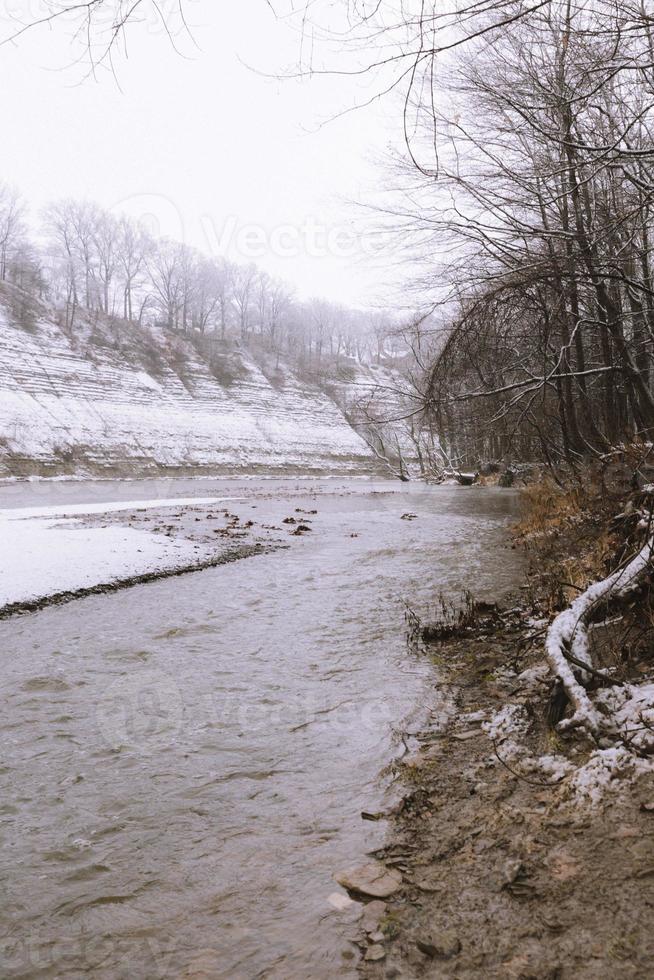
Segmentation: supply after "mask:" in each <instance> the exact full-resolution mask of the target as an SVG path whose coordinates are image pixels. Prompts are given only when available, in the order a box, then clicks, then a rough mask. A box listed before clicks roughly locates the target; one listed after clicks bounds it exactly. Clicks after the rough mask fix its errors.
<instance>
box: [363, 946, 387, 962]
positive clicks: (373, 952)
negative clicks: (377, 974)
mask: <svg viewBox="0 0 654 980" xmlns="http://www.w3.org/2000/svg"><path fill="white" fill-rule="evenodd" d="M385 956H386V950H385V949H384V947H383V946H377V945H375V946H369V947H368V949H367V950H366V955H365V956H364V957H363V958H364V960H367V961H368V963H376V962H377V961H378V960H383V959H384V957H385Z"/></svg>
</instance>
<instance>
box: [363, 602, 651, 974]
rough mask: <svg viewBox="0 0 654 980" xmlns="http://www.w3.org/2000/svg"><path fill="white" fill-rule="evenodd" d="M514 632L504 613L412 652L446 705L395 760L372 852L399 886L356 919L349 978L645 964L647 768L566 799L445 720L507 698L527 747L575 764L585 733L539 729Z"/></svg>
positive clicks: (516, 620) (534, 651) (623, 970)
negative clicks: (434, 678)
mask: <svg viewBox="0 0 654 980" xmlns="http://www.w3.org/2000/svg"><path fill="white" fill-rule="evenodd" d="M530 632H532V633H533V630H531V631H530V630H529V628H528V627H527V625H526V623H525V622H524V621H523V620H522V619H521V617H520V615H518V614H517V613H515V612H513V613H509V614H506V615H504V616H503V617H501V618H499V619H496V621H495V623H494V625H493V626H490V627H489V626H488V624H486V625H482V627H480V628H477V629H476V630H473V629H469V630H468V631H467V633H466V635H465V636H463V637H461V636H459V637H453V638H450V639H447V640H445V641H443V642H442V643H440V644H438V645H435V646H430V647H429V649H428V655H431V656H432V657H433V659H434V660H435V662H436V664H437V666H438V676H439V678H440V684H441V686H442V687H443V688H444V689H446V690H447V692H448V694H449V695H450V696H451V697H452V698H453V700H454V703H455V706H456V711H455V712H454V713H453V714H452V715H451V721H450V722H449V723H447V724H445V725H442V724H439V723H438V721H437V720H436V721H435V724H434V727H433V728H432V729H431V730H427V731H424V732H422V733H421V734H420V745H421V748H420V751H419V752H418V753H417V754H416V755H415V756H413V757H411V758H409V759H408V761H406V762H404V764H403V765H402V772H401V778H402V779H403V780H404V784H405V787H406V796H405V799H404V801H403V803H402V804H401V806H400V809H399V812H397V813H396V815H395V816H394V818H393V824H392V830H391V834H390V837H389V843H388V845H387V846H386V847H385V848H384V849H383V850H381V851H379V852H376V855H375V856H376V857H378V858H379V859H380V860H381V861H384V862H385V863H386V864H387V865H389V866H393V867H395V868H398V869H399V870H401V871H402V872H403V876H404V884H403V887H402V889H401V891H400V892H398V893H397V894H396V895H395V896H393V898H391V899H390V900H389V901H388V903H387V907H386V910H385V912H383V914H381V916H380V917H379V921H378V922H373V923H372V925H371V924H370V916H367V917H366V916H365V915H364V918H363V919H362V925H361V931H360V933H359V936H358V940H357V942H358V944H359V946H360V948H361V952H362V963H361V967H360V970H361V974H362V975H363V976H364V977H367V978H371V980H372V978H382V977H388V978H392V977H396V978H402V977H438V978H441V977H443V978H445V977H453V978H454V977H456V978H460V980H463V978H471V977H475V978H484V980H486V978H494V977H497V978H516V980H518V978H521V980H522V978H524V980H527V978H529V980H531V978H533V980H536V978H538V980H546V978H547V980H554V978H570V980H601V978H606V980H609V978H610V980H616V978H643V980H645V978H650V977H652V976H653V975H654V929H653V928H652V926H653V925H654V911H653V910H654V812H652V811H653V810H654V774H652V775H647V776H643V777H641V779H640V780H639V781H638V782H636V783H632V784H626V783H625V784H623V785H621V786H620V787H619V791H616V792H614V793H611V794H610V795H608V796H607V797H606V798H605V800H604V801H603V803H602V804H601V805H600V806H598V807H595V808H588V807H586V808H583V809H582V808H581V807H580V806H579V804H578V803H577V804H575V803H574V802H573V801H572V800H571V799H570V798H569V796H566V790H565V789H564V788H563V785H564V784H561V786H557V785H552V784H551V782H549V781H548V780H547V779H546V778H544V777H535V776H533V775H530V776H527V777H525V776H524V775H523V774H517V775H516V774H514V773H512V772H510V771H509V770H508V769H507V768H506V767H505V765H504V764H503V763H502V762H501V761H500V760H499V759H498V757H497V756H496V755H495V752H494V746H493V743H492V742H491V741H490V739H489V737H488V736H487V735H486V734H485V733H484V732H483V731H482V729H481V724H480V723H476V724H470V723H467V724H465V723H462V722H461V721H460V720H458V719H459V718H460V716H461V715H463V714H464V713H470V712H478V711H480V710H484V711H486V712H487V714H489V715H490V714H492V713H493V712H496V711H498V710H499V709H501V708H502V706H503V705H505V704H506V703H507V702H511V703H523V704H524V705H525V707H526V709H527V711H528V713H529V715H530V718H531V725H530V730H529V732H528V734H527V736H526V740H527V742H528V744H529V747H530V749H531V750H532V751H533V752H534V754H543V753H547V752H550V753H553V752H556V753H557V754H561V753H564V754H568V755H569V756H570V757H571V758H572V759H573V760H574V761H583V758H584V754H587V753H588V751H589V746H584V745H582V744H580V742H579V738H578V736H577V737H572V736H571V737H570V740H569V742H567V743H566V742H565V741H563V740H562V739H561V738H560V737H558V736H555V735H554V734H553V733H552V732H551V730H550V728H549V727H548V725H547V723H546V720H545V706H546V703H547V696H546V695H547V692H546V691H545V692H543V694H541V695H535V694H534V693H533V692H531V693H524V691H521V690H520V689H519V688H520V685H519V684H517V683H516V674H517V673H519V672H520V671H522V670H524V669H526V668H527V667H531V666H533V665H536V664H539V663H542V650H541V647H542V637H541V638H540V639H536V640H531V641H528V640H527V637H528V634H529V633H530ZM498 751H499V754H500V756H501V754H502V753H501V748H498ZM516 771H517V769H516ZM649 804H652V809H646V808H645V807H647V806H648V805H649ZM373 918H377V917H373ZM364 927H367V929H368V933H367V934H366V928H364ZM371 932H372V938H371V934H370V933H371ZM381 934H383V939H382V936H381ZM373 946H374V949H373V950H372V952H371V949H372V947H373ZM380 946H381V947H382V949H383V952H382V950H380ZM366 954H367V955H368V956H369V957H374V956H383V958H381V959H378V960H376V961H374V962H372V961H370V962H368V961H366V960H365V959H364V958H363V957H365V956H366Z"/></svg>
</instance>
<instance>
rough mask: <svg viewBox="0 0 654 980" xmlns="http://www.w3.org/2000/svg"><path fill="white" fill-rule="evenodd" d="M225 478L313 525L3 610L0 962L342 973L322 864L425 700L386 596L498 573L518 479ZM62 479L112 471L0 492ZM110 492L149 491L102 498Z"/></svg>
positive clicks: (46, 492) (432, 697)
mask: <svg viewBox="0 0 654 980" xmlns="http://www.w3.org/2000/svg"><path fill="white" fill-rule="evenodd" d="M235 486H236V485H235V484H234V485H232V484H229V486H228V484H227V483H226V482H225V481H221V482H220V485H219V492H224V491H225V490H226V488H227V487H228V489H229V492H230V493H232V492H233V491H234V487H235ZM238 486H239V488H240V491H241V492H242V494H243V495H244V496H246V497H248V500H249V501H250V504H251V505H252V506H256V507H258V508H263V509H264V510H265V508H266V507H273V508H274V507H275V506H276V507H277V508H278V509H279V508H282V509H283V508H284V507H286V508H287V509H288V508H289V507H290V508H291V509H290V510H289V513H290V512H292V509H293V507H295V506H299V507H306V508H307V509H309V507H310V508H311V509H317V510H318V512H319V513H318V515H317V516H316V517H315V518H314V521H315V524H314V533H313V534H312V535H310V536H309V535H307V536H306V537H305V538H301V539H297V540H296V541H294V545H293V547H292V548H291V549H290V550H288V551H279V552H276V553H274V554H270V555H263V556H259V557H255V558H251V559H248V560H245V561H242V562H238V563H236V564H233V565H228V566H223V567H220V568H216V569H212V570H209V571H205V572H201V573H197V574H194V575H188V576H185V577H182V578H179V579H168V580H165V581H161V582H155V583H152V584H150V585H147V586H141V587H137V588H133V589H130V590H127V591H124V592H121V593H117V594H114V595H107V596H103V597H94V598H89V599H85V600H81V601H78V602H75V603H72V604H70V605H67V606H63V607H59V608H52V609H46V610H44V611H42V612H39V613H36V614H32V615H30V616H26V617H21V618H17V619H13V620H9V621H6V622H4V623H0V651H1V653H0V655H1V656H2V675H3V685H2V695H1V702H2V703H1V707H2V715H1V720H0V724H1V726H2V758H1V760H0V787H1V790H2V794H1V797H0V831H1V834H2V852H1V854H2V856H1V857H0V862H1V869H2V875H1V882H0V975H2V976H3V977H5V976H6V977H66V978H71V977H73V978H74V977H78V976H79V977H82V976H93V977H94V978H95V977H97V978H105V977H106V978H111V980H115V978H123V977H124V978H129V980H141V978H142V980H146V978H147V980H151V978H158V977H162V978H164V977H165V978H168V977H225V978H230V980H239V978H253V977H259V976H261V977H274V978H285V980H292V978H298V980H299V978H301V980H306V978H308V977H311V978H319V980H320V978H328V977H336V976H355V975H356V973H355V965H356V961H355V960H354V959H352V958H351V949H350V948H349V947H348V943H347V937H348V934H349V933H351V925H350V923H349V921H348V919H347V915H345V916H344V914H343V913H339V912H338V911H336V910H335V909H333V908H332V907H331V905H330V904H329V901H328V898H329V896H330V894H332V893H333V892H334V891H336V890H337V887H336V886H335V885H334V883H333V881H332V878H331V875H332V873H333V872H334V871H336V870H339V869H341V868H343V867H344V866H347V865H348V864H349V863H351V862H352V861H356V860H359V859H361V857H362V856H363V855H364V853H365V851H366V850H367V849H370V848H371V847H374V846H376V845H378V844H379V843H380V834H382V833H383V824H381V825H371V824H369V823H365V822H363V821H362V820H361V817H360V812H361V810H362V809H366V810H375V809H378V808H380V807H381V806H383V805H384V794H385V793H387V791H388V788H387V785H386V782H385V780H384V779H383V778H382V776H381V775H380V773H381V772H382V770H383V768H384V766H385V765H387V763H388V762H389V760H390V759H392V757H393V756H394V755H395V754H396V753H397V752H398V744H399V745H400V746H401V743H398V733H399V732H401V731H402V730H403V726H404V725H405V724H410V723H411V719H412V718H413V719H414V723H415V719H416V717H417V715H416V712H418V713H419V712H420V711H421V710H422V709H423V708H428V707H431V706H433V705H435V704H437V696H436V693H435V684H434V677H433V675H432V674H431V672H430V668H429V667H428V665H427V664H426V663H424V662H421V661H420V660H417V659H416V658H414V657H412V656H411V655H410V654H409V653H408V651H407V649H406V645H405V641H404V624H403V608H402V603H401V600H402V599H403V598H407V599H410V600H411V602H412V604H413V605H417V606H422V607H425V606H426V605H427V604H428V603H429V602H430V600H432V599H433V598H434V597H435V595H436V593H437V592H438V591H439V590H440V589H443V590H445V591H446V592H451V593H453V594H454V593H457V592H458V591H459V590H460V589H462V588H463V587H466V586H468V587H471V588H472V589H473V591H475V593H477V594H479V595H484V594H485V595H491V594H495V593H497V592H500V591H501V590H502V589H504V588H506V587H508V586H510V585H512V584H513V583H514V581H515V577H516V569H515V560H514V553H512V552H509V551H506V550H505V535H506V524H507V521H508V520H509V519H510V518H511V516H512V515H513V513H514V509H515V497H514V496H513V494H511V493H507V492H502V491H493V490H476V489H463V488H454V489H444V488H424V487H408V488H406V489H405V488H398V486H397V485H396V484H387V485H368V484H366V483H363V482H357V483H353V484H351V485H350V486H349V487H343V486H342V485H341V484H338V485H329V484H325V483H322V484H320V485H317V484H316V485H313V484H310V483H305V484H301V483H298V481H294V482H293V483H292V484H289V485H288V486H286V487H285V486H284V485H282V483H280V482H276V483H275V484H271V483H266V484H263V483H255V482H250V483H248V484H239V485H238ZM103 487H104V488H105V492H106V485H103ZM189 487H190V484H189V483H188V481H174V482H171V483H170V485H169V491H170V495H171V496H173V495H177V496H178V495H179V494H180V492H182V491H183V492H184V493H188V492H189ZM214 489H216V487H213V486H212V485H209V484H207V482H205V481H202V482H201V483H199V484H198V483H195V484H193V490H192V492H194V493H197V494H198V495H202V496H206V495H208V494H210V493H212V492H214ZM141 490H142V491H143V492H140V491H141ZM39 494H40V495H41V497H39ZM53 494H54V495H55V496H53ZM56 494H60V495H61V494H63V495H64V499H65V500H66V502H68V503H73V502H79V501H88V500H93V501H94V502H97V500H98V499H100V495H101V494H102V487H100V486H99V485H96V486H95V487H94V488H92V490H89V488H86V487H80V486H76V487H64V488H63V489H57V488H43V487H41V488H39V487H38V486H37V487H36V488H32V489H31V492H30V495H28V496H26V495H25V494H24V491H23V493H22V495H21V490H20V488H16V487H13V488H10V489H9V490H6V491H5V490H2V491H0V506H7V505H12V504H16V505H19V504H20V505H22V506H32V505H34V504H35V503H40V502H47V503H57V502H59V499H61V497H57V496H56ZM121 495H122V496H123V497H124V498H128V499H135V498H137V497H139V496H140V497H151V496H152V485H151V484H141V485H139V484H134V483H132V484H124V485H122V489H121V488H120V487H119V488H118V489H116V487H113V488H112V489H111V491H110V492H106V498H105V499H120V496H121ZM46 496H47V499H45V498H46ZM291 497H292V506H291V504H288V503H287V501H288V500H289V498H291ZM19 498H20V499H19ZM407 511H410V512H413V513H415V514H416V515H417V519H416V520H413V521H408V520H401V519H400V518H401V516H402V514H403V513H405V512H407ZM280 512H281V511H280ZM353 535H355V536H353ZM348 957H349V958H348Z"/></svg>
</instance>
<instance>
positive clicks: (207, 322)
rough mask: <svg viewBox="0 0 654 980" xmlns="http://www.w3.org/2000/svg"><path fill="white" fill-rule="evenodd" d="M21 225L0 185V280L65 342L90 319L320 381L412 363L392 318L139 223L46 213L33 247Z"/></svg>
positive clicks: (76, 205) (99, 213) (92, 208)
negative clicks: (40, 303)
mask: <svg viewBox="0 0 654 980" xmlns="http://www.w3.org/2000/svg"><path fill="white" fill-rule="evenodd" d="M25 215H26V206H25V204H24V202H23V201H22V199H21V197H20V195H19V194H18V192H17V191H16V190H15V189H14V188H11V187H10V186H9V185H6V184H2V183H0V280H3V281H6V282H9V283H12V284H14V285H17V286H19V287H21V288H22V289H24V290H25V291H26V292H28V293H31V294H33V295H36V296H38V298H40V299H44V300H47V301H49V302H51V303H52V304H53V305H54V307H55V309H56V311H57V315H58V317H59V318H60V322H61V325H62V326H63V327H64V328H65V329H66V330H68V331H70V332H74V331H75V325H76V321H77V319H78V317H79V314H80V311H82V310H83V311H85V312H86V311H91V312H96V313H98V314H102V315H104V316H106V317H112V318H120V319H123V320H126V321H128V322H130V323H133V324H136V325H143V326H150V325H153V324H156V325H159V326H161V327H164V328H166V329H168V330H171V331H176V332H178V333H181V334H186V335H188V336H192V337H204V338H207V339H210V338H211V337H214V338H219V339H221V340H226V339H231V340H233V341H235V342H238V343H242V344H246V345H250V346H253V347H257V346H259V347H264V348H265V349H266V350H268V351H272V352H274V353H276V354H277V355H278V356H284V357H285V358H286V359H288V360H290V361H292V362H294V363H297V364H298V365H300V366H306V367H311V368H312V369H313V370H317V371H320V369H321V366H324V367H325V369H327V368H329V369H330V370H333V369H334V368H336V369H337V368H338V367H339V365H341V364H344V363H345V361H347V360H348V359H350V360H352V359H353V360H354V361H357V362H360V363H369V364H374V363H377V364H379V363H381V362H382V361H395V360H397V359H401V358H402V357H405V356H406V355H407V353H408V348H407V345H406V342H405V339H404V337H403V335H402V331H400V330H399V329H398V321H397V319H394V318H393V317H392V316H391V315H390V314H386V313H384V312H383V311H375V310H373V311H365V310H356V309H350V308H347V307H345V306H342V305H340V304H338V303H332V302H329V301H327V300H325V299H322V298H320V299H313V300H300V299H298V298H297V296H296V295H295V292H294V290H293V288H292V286H291V285H289V284H288V283H286V282H284V281H283V280H280V279H277V278H274V277H272V276H270V275H269V274H268V273H267V272H265V271H264V270H262V269H260V268H259V267H258V266H257V265H255V264H254V263H251V262H250V263H236V262H231V261H228V260H227V259H225V258H223V257H216V258H213V257H209V256H208V255H206V254H204V253H203V252H201V251H199V250H198V249H195V248H192V247H191V246H189V245H186V244H183V243H180V242H175V241H171V240H169V239H164V238H162V239H157V238H155V237H153V236H152V235H151V234H150V233H149V232H148V231H147V229H146V228H145V227H144V225H143V224H141V223H140V222H139V221H138V220H136V219H132V218H130V217H127V216H126V215H122V214H120V215H116V214H113V213H111V212H109V211H106V210H104V209H102V208H101V207H99V206H98V205H96V204H93V203H90V202H88V201H76V200H62V201H56V202H54V203H52V204H50V205H49V206H47V207H46V208H45V209H44V211H43V214H42V215H41V219H40V222H39V228H38V235H37V236H35V237H38V241H39V244H38V245H37V244H35V243H34V242H32V241H31V239H30V235H29V233H28V228H27V223H26V219H25Z"/></svg>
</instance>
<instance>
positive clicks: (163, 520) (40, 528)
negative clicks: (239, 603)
mask: <svg viewBox="0 0 654 980" xmlns="http://www.w3.org/2000/svg"><path fill="white" fill-rule="evenodd" d="M231 499H233V498H220V497H200V498H193V497H189V498H177V499H170V500H164V501H162V500H161V499H159V500H134V501H122V502H114V503H97V504H75V505H72V506H63V507H62V506H57V505H55V506H48V507H29V508H20V509H7V510H0V542H1V543H2V550H1V553H0V614H2V612H3V610H6V609H7V607H16V606H20V605H22V604H26V605H31V604H34V603H37V602H39V601H40V600H43V599H45V598H47V597H50V596H56V595H63V594H66V593H79V592H83V591H84V590H89V589H93V588H95V587H97V586H115V585H117V584H119V583H121V582H125V583H129V582H130V581H132V580H133V579H136V578H139V577H141V576H145V575H152V576H157V575H164V574H169V573H172V572H175V571H181V570H183V569H186V568H193V567H195V566H202V565H204V564H207V563H213V562H214V560H215V559H217V558H218V557H219V556H220V554H221V553H222V552H224V545H223V547H220V548H219V547H218V545H217V544H216V542H215V541H210V540H207V541H201V540H198V539H197V536H196V539H191V538H187V537H186V536H185V535H183V534H179V533H174V531H173V530H169V528H174V524H173V525H171V524H170V523H169V522H170V519H171V518H172V517H173V515H175V518H176V520H177V522H179V516H178V515H182V514H184V515H185V516H186V517H187V518H188V517H191V518H192V520H193V521H194V522H195V520H196V518H197V521H198V522H200V521H201V519H202V517H201V515H204V514H206V513H207V509H208V508H211V507H213V508H214V509H215V508H217V507H220V506H222V504H223V503H224V502H225V501H227V500H231ZM146 515H149V516H150V517H156V518H157V519H158V524H157V525H155V526H156V527H157V530H156V531H155V530H153V529H146V528H145V527H144V524H145V521H144V520H143V518H144V517H145V516H146ZM139 518H140V519H141V520H140V522H139ZM125 521H128V522H129V523H125ZM139 523H140V525H141V526H139Z"/></svg>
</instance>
